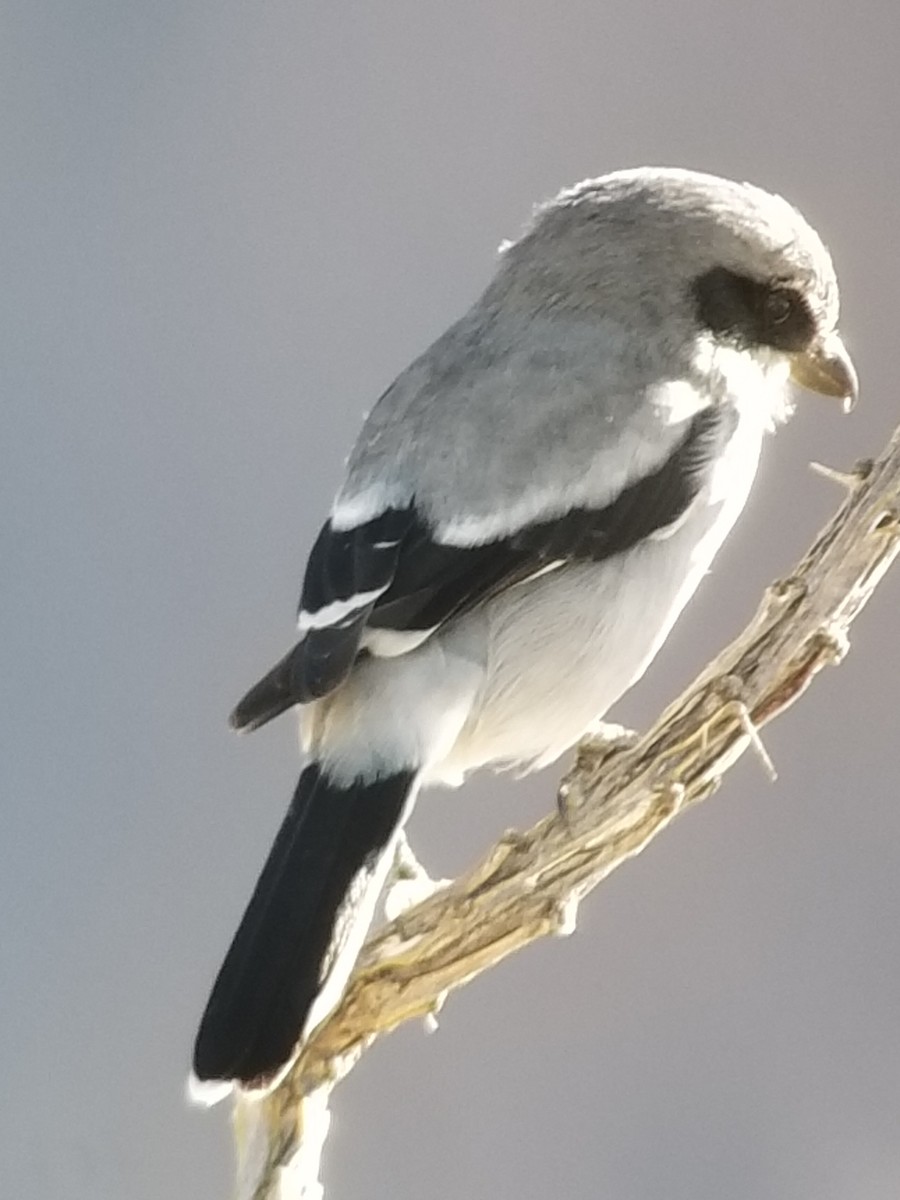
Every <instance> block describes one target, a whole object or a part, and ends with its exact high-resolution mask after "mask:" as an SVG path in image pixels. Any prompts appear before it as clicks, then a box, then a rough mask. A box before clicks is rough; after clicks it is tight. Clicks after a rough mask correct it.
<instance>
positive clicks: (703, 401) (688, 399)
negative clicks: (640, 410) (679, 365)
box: [648, 379, 709, 425]
mask: <svg viewBox="0 0 900 1200" xmlns="http://www.w3.org/2000/svg"><path fill="white" fill-rule="evenodd" d="M648 399H649V400H650V403H651V404H652V405H653V407H654V408H655V409H656V410H657V411H658V412H659V413H660V415H661V416H662V419H663V421H664V422H665V423H666V424H667V425H680V424H682V423H683V422H684V421H690V420H691V418H692V417H696V415H697V414H698V413H699V412H702V410H703V409H704V408H708V407H709V393H708V392H706V391H704V390H702V389H701V388H698V387H697V386H696V384H694V383H691V382H690V381H689V380H687V379H670V380H668V381H667V382H666V383H659V384H657V385H656V387H653V388H651V389H650V392H649V395H648Z"/></svg>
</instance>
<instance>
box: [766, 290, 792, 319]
mask: <svg viewBox="0 0 900 1200" xmlns="http://www.w3.org/2000/svg"><path fill="white" fill-rule="evenodd" d="M793 311H794V296H793V293H792V292H790V291H788V289H787V288H773V290H772V291H770V292H767V293H766V317H767V318H768V321H769V324H770V325H783V324H784V323H785V321H787V320H788V319H789V317H790V316H791V314H792V313H793Z"/></svg>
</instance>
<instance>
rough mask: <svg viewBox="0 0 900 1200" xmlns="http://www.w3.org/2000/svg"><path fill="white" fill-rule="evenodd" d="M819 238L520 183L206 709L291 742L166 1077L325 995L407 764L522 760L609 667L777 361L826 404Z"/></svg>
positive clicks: (711, 549)
mask: <svg viewBox="0 0 900 1200" xmlns="http://www.w3.org/2000/svg"><path fill="white" fill-rule="evenodd" d="M837 319H838V288H837V282H836V279H835V274H834V270H833V267H832V264H831V259H830V257H829V255H828V252H827V250H826V249H825V247H824V245H823V244H822V242H821V240H820V239H819V237H818V235H817V234H816V233H815V231H814V230H813V229H812V228H810V226H809V225H808V224H807V223H806V221H805V220H804V219H803V217H802V216H801V215H800V213H798V212H797V210H796V209H794V208H793V207H792V206H791V205H790V204H788V203H787V202H786V201H785V200H783V199H781V198H780V197H778V196H774V195H770V194H768V193H767V192H765V191H762V190H760V189H759V188H756V187H753V186H751V185H750V184H746V183H733V182H730V181H728V180H725V179H719V178H715V177H713V176H710V175H701V174H696V173H693V172H689V171H683V170H671V169H650V168H642V169H638V170H628V171H621V172H617V173H615V174H612V175H606V176H604V177H603V178H600V179H593V180H588V181H587V182H585V183H581V184H579V185H578V186H577V187H573V188H571V189H569V190H566V191H563V192H561V193H560V195H558V196H557V197H556V199H554V200H552V201H551V202H550V203H548V204H545V205H544V206H543V207H541V208H539V209H538V210H537V212H536V214H535V216H534V219H533V221H532V223H531V225H530V226H529V227H528V229H527V230H526V231H525V233H524V234H523V235H522V236H521V237H520V238H519V239H518V240H517V241H516V242H515V243H513V244H511V245H509V246H507V247H506V248H505V249H504V250H503V252H502V254H501V257H500V261H499V265H498V268H497V272H496V274H495V276H494V278H493V280H492V281H491V283H490V284H489V285H488V287H487V289H486V291H485V292H484V294H483V295H482V296H481V297H480V298H479V299H478V300H476V302H475V303H474V304H473V306H472V307H471V308H470V309H469V311H468V312H467V313H466V314H465V316H463V317H462V319H461V320H459V321H458V322H457V323H456V324H455V325H453V326H451V328H450V329H448V330H447V332H446V333H445V334H443V336H442V337H440V338H438V340H437V341H436V342H435V343H434V344H433V345H432V346H431V347H430V348H429V349H428V350H426V351H425V353H424V354H423V355H422V356H421V357H420V358H418V359H416V361H415V362H413V363H412V365H411V366H410V367H408V368H407V370H405V371H404V372H403V373H402V374H401V375H400V376H399V378H398V379H397V380H396V381H395V382H394V383H393V384H392V385H391V386H390V387H389V388H388V390H387V391H386V392H385V393H384V395H383V396H382V397H381V399H380V400H379V401H378V403H377V404H376V405H375V407H374V408H373V409H372V411H371V413H370V414H369V416H368V418H367V419H366V421H365V424H364V426H363V429H362V432H361V434H360V436H359V440H358V441H357V443H356V446H355V448H354V450H353V452H352V454H351V456H350V459H349V463H348V466H347V472H346V476H345V479H344V482H343V484H342V485H341V487H340V490H339V492H338V494H337V498H336V500H335V501H334V504H333V507H332V509H331V515H330V516H329V518H328V520H327V521H326V522H325V524H324V526H323V527H322V530H321V533H320V534H319V536H318V538H317V540H316V542H315V544H314V546H313V548H312V552H311V554H310V556H309V561H308V563H307V567H306V574H305V578H304V582H303V590H302V596H301V603H300V617H299V632H300V640H299V641H298V643H297V645H295V646H294V648H293V649H292V650H291V651H290V652H289V653H288V654H287V656H286V657H285V658H284V659H282V661H281V662H279V663H278V664H277V666H275V667H274V668H273V669H272V670H271V671H270V672H269V673H268V674H267V675H266V676H265V677H264V678H263V679H262V680H261V681H260V682H259V683H258V684H257V685H256V686H255V687H254V688H252V689H251V690H250V691H249V692H248V693H247V695H246V696H245V697H244V699H243V700H241V702H240V703H239V704H238V706H237V708H236V709H235V711H234V713H233V715H232V724H233V725H234V726H235V728H237V729H255V728H257V727H258V726H260V725H262V724H264V723H265V722H266V721H268V720H270V719H271V718H272V717H275V716H278V714H279V713H282V712H284V711H285V710H287V709H289V708H293V707H295V706H296V707H297V708H298V711H299V717H300V725H301V732H302V740H303V744H304V747H305V750H306V752H307V754H308V756H309V762H308V765H307V766H306V768H305V770H304V771H303V773H302V775H301V776H300V781H299V783H298V785H297V789H296V792H295V793H294V797H293V800H292V801H291V805H290V808H289V809H288V813H287V816H286V817H285V819H284V822H283V824H282V826H281V829H280V830H279V832H278V835H277V838H276V840H275V844H274V846H273V847H272V850H271V852H270V854H269V857H268V860H267V862H266V864H265V866H264V868H263V872H262V875H261V877H260V879H259V882H258V883H257V885H256V890H255V891H254V893H253V896H252V898H251V900H250V903H249V906H248V908H247V911H246V913H245V914H244V917H243V920H242V922H241V925H240V927H239V929H238V931H237V933H236V935H235V937H234V940H233V942H232V944H231V948H230V950H229V951H228V954H227V956H226V958H225V962H224V964H223V966H222V968H221V970H220V972H219V975H218V978H217V979H216V982H215V986H214V987H213V990H212V995H211V997H210V999H209V1003H208V1005H207V1008H206V1012H205V1014H204V1016H203V1020H202V1023H201V1026H200V1031H199V1033H198V1036H197V1042H196V1047H195V1051H194V1064H193V1067H194V1083H195V1094H199V1095H201V1096H202V1095H203V1094H204V1092H205V1094H206V1095H207V1097H208V1098H210V1099H212V1098H215V1097H216V1096H217V1095H220V1094H223V1093H224V1092H225V1091H226V1090H227V1089H228V1087H229V1086H231V1085H234V1084H237V1085H238V1086H240V1087H241V1088H244V1089H249V1090H253V1089H265V1088H266V1087H269V1086H271V1085H272V1083H273V1082H274V1081H276V1080H277V1079H278V1078H279V1077H280V1076H281V1075H282V1074H283V1072H284V1071H285V1070H286V1068H287V1067H288V1066H289V1065H290V1063H291V1061H292V1060H293V1058H294V1057H295V1055H296V1052H297V1049H298V1045H299V1044H300V1043H301V1042H302V1040H303V1039H304V1038H305V1037H307V1036H308V1034H309V1032H310V1031H311V1029H312V1028H314V1026H315V1025H316V1024H318V1023H319V1022H320V1021H321V1020H322V1019H323V1017H325V1016H326V1015H327V1013H328V1012H329V1011H330V1009H331V1008H332V1007H333V1006H334V1005H335V1004H336V1003H337V1001H338V1000H339V998H340V996H341V994H342V992H343V990H344V988H345V986H346V983H347V980H348V977H349V974H350V971H351V969H352V966H353V963H354V960H355V959H356V957H357V955H358V953H359V950H360V947H361V945H362V942H363V939H364V937H365V934H366V931H367V929H368V927H369V925H370V923H371V920H372V916H373V912H374V908H375V903H376V900H377V897H378V894H379V891H380V890H381V888H382V886H383V884H384V882H385V879H386V876H387V874H388V870H389V868H390V866H391V864H392V861H393V858H394V854H395V850H396V846H397V842H398V837H399V833H400V830H401V829H402V827H403V824H404V822H405V821H406V819H407V817H408V816H409V813H410V810H411V808H412V806H413V803H414V801H415V798H416V795H417V793H418V792H419V790H420V788H422V787H423V786H425V785H428V784H438V783H441V784H451V785H456V784H459V783H460V782H461V781H462V780H463V778H464V777H465V776H466V774H467V773H468V772H470V771H473V770H475V769H476V768H478V767H485V766H489V767H493V768H505V767H515V768H516V769H517V770H520V771H521V770H523V769H524V770H530V769H532V768H538V767H542V766H544V765H545V764H547V763H550V762H552V761H553V760H554V759H556V758H557V757H558V756H559V755H560V754H562V753H563V752H564V751H565V750H566V749H568V748H569V747H570V746H572V745H573V743H575V742H576V741H577V740H578V738H579V737H580V736H581V735H582V734H583V733H584V732H585V731H586V730H587V729H588V728H589V727H591V726H592V725H593V724H594V723H595V722H596V720H597V719H598V718H599V717H602V716H603V714H604V713H605V712H606V711H607V709H608V708H609V707H610V705H612V704H613V703H614V702H615V701H616V700H617V699H618V698H619V697H620V696H621V695H622V693H623V692H624V691H625V690H626V689H627V688H629V687H630V686H631V685H632V684H633V683H634V682H635V680H637V679H639V678H640V676H641V675H642V674H643V672H644V671H645V669H646V667H647V665H648V664H649V663H650V661H651V660H652V658H653V657H654V655H655V654H656V653H657V651H658V650H659V648H660V646H661V645H662V643H663V641H664V640H665V638H666V636H667V635H668V633H669V631H670V629H671V628H672V625H673V623H674V622H675V620H676V618H677V617H678V614H679V613H680V612H681V610H682V609H683V608H684V606H685V604H686V603H687V601H688V600H689V599H690V597H691V595H692V594H693V592H694V590H695V588H696V587H697V585H698V583H699V582H700V580H701V579H702V577H703V576H704V574H705V573H706V572H707V571H708V569H709V566H710V563H711V562H712V560H713V557H714V555H715V554H716V552H717V550H718V549H719V547H720V546H721V544H722V541H723V539H724V538H725V536H726V535H727V533H728V532H729V530H730V529H731V527H732V525H733V524H734V521H735V519H736V518H737V516H738V514H739V513H740V511H741V509H742V508H743V507H744V503H745V501H746V499H747V495H748V492H749V490H750V486H751V484H752V482H753V478H754V474H755V472H756V467H757V460H758V458H759V452H760V444H761V442H762V440H763V436H764V435H765V434H766V432H768V431H770V430H772V429H774V428H775V427H776V426H777V425H778V423H779V422H781V421H783V420H784V419H785V418H786V417H787V416H788V414H789V412H790V409H791V399H790V387H789V383H790V380H793V381H794V382H797V383H799V384H801V385H803V386H804V387H806V388H809V389H811V390H812V391H815V392H819V393H822V394H823V395H827V396H834V397H837V398H839V399H841V400H843V401H845V405H846V406H847V407H849V404H850V403H851V402H852V401H853V399H854V398H855V396H856V390H857V384H856V376H855V373H854V370H853V366H852V364H851V361H850V358H849V356H848V354H847V352H846V350H845V349H844V346H843V344H842V342H841V340H840V338H839V336H838V333H837Z"/></svg>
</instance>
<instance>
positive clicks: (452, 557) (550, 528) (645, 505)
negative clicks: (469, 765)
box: [232, 408, 733, 729]
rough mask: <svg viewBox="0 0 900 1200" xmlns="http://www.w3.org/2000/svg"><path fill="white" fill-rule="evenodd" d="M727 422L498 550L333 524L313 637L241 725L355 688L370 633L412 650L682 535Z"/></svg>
mask: <svg viewBox="0 0 900 1200" xmlns="http://www.w3.org/2000/svg"><path fill="white" fill-rule="evenodd" d="M728 420H733V417H732V416H731V415H730V413H728V412H727V410H723V409H721V408H708V409H704V410H703V411H702V412H700V413H698V414H697V416H695V417H694V419H693V420H692V421H691V423H690V425H689V427H688V430H687V432H686V434H685V436H684V438H683V439H682V441H681V442H680V443H679V445H678V446H677V447H676V448H675V450H674V451H673V452H672V454H671V455H670V456H669V458H668V459H666V461H665V462H664V463H663V464H662V465H661V466H660V467H659V468H657V470H656V471H654V472H653V473H652V474H650V475H646V476H644V477H643V478H642V479H639V480H636V481H635V482H634V483H632V484H630V485H629V486H628V487H626V488H625V489H624V490H623V491H622V492H620V493H619V495H618V496H617V497H616V498H615V499H614V500H613V501H611V502H610V503H609V504H607V505H606V506H605V507H603V508H576V509H570V510H569V511H568V512H566V513H564V514H562V515H561V516H558V517H554V518H552V519H550V520H547V521H540V522H536V523H534V524H532V525H529V526H526V527H525V528H523V529H519V530H517V531H516V532H515V533H512V534H509V535H507V536H505V537H502V538H498V539H496V540H495V541H492V542H487V543H483V544H481V545H475V546H454V545H448V544H446V543H444V542H441V541H440V540H439V539H438V538H437V537H436V536H435V534H434V532H433V530H432V529H431V528H430V526H429V524H428V522H427V520H425V518H424V517H423V516H422V514H421V513H419V512H417V510H416V507H415V504H414V503H413V504H412V505H411V506H410V507H409V508H404V509H389V510H387V511H386V512H385V513H383V514H381V516H379V517H377V518H376V519H375V520H372V521H368V522H366V523H365V524H363V525H359V526H357V527H356V528H355V529H351V530H346V531H345V530H335V529H333V528H332V526H331V523H330V522H327V523H326V524H325V526H324V527H323V529H322V532H321V533H320V534H319V537H318V539H317V541H316V544H315V546H314V547H313V550H312V553H311V555H310V558H309V563H308V565H307V569H306V576H305V579H304V584H303V594H302V597H301V618H300V620H301V629H304V627H305V636H304V638H303V640H302V641H301V642H299V643H298V645H296V646H295V647H294V648H293V650H291V652H290V653H289V654H288V655H287V656H286V657H285V658H283V659H282V660H281V662H280V663H278V665H277V666H276V667H274V668H273V669H272V671H270V672H269V674H268V675H267V676H265V678H264V679H262V680H261V681H260V682H259V683H258V684H257V685H256V686H255V687H254V688H252V689H251V690H250V691H249V692H248V693H247V695H246V696H245V697H244V699H243V700H241V702H240V704H239V705H238V706H237V708H236V709H235V711H234V713H233V714H232V724H233V725H234V726H235V728H238V729H255V728H257V727H258V726H259V725H262V724H264V723H265V722H266V721H268V720H271V718H272V717H274V716H277V715H278V714H279V713H281V712H284V711H285V709H287V708H290V707H292V706H293V705H295V704H303V703H306V702H308V701H310V700H314V699H318V698H319V697H321V696H325V695H327V694H328V693H329V692H330V691H332V690H333V689H334V688H336V687H337V686H338V685H339V684H340V683H342V682H343V680H344V679H346V677H347V675H348V674H349V672H350V670H351V668H352V666H353V663H354V662H355V661H356V658H357V655H358V654H359V653H360V646H361V643H362V640H363V635H364V633H365V631H366V629H371V630H373V631H377V630H391V631H394V632H398V633H410V634H419V635H421V636H419V637H418V638H415V639H413V641H412V642H411V644H417V643H418V642H420V641H421V640H422V636H427V634H428V633H429V632H430V631H433V630H434V629H437V628H438V627H439V626H441V625H442V624H444V623H445V622H446V621H448V620H450V619H451V618H453V617H456V616H459V615H460V614H462V613H464V612H467V611H468V610H469V609H471V608H473V607H475V606H476V605H477V604H479V603H481V602H483V601H484V600H485V599H486V598H488V597H489V596H491V595H495V594H496V593H497V592H499V591H502V590H505V589H507V588H509V587H512V586H513V585H515V584H516V583H520V582H522V581H523V580H525V579H528V578H530V577H532V576H533V575H535V574H536V573H538V572H540V571H541V570H545V569H547V568H550V567H551V566H554V565H556V564H562V563H566V562H579V561H581V562H583V561H593V562H600V561H602V560H603V559H605V558H610V557H612V556H613V555H615V554H621V553H624V552H625V551H626V550H629V549H631V547H633V546H635V545H637V543H638V542H641V541H643V539H644V538H646V537H649V536H650V535H651V534H653V533H655V532H656V531H657V530H660V529H664V528H665V527H666V526H668V525H671V524H673V523H674V522H675V521H677V520H678V519H679V518H680V517H681V516H683V515H684V513H685V512H686V511H687V509H688V507H689V506H690V504H691V502H692V501H693V500H694V498H695V496H696V495H697V493H698V491H699V490H700V488H701V487H702V483H703V469H704V467H705V466H706V465H707V464H708V462H709V460H710V458H711V456H712V455H713V453H714V450H715V447H716V445H717V444H718V442H719V441H720V439H721V434H722V422H723V421H728Z"/></svg>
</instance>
